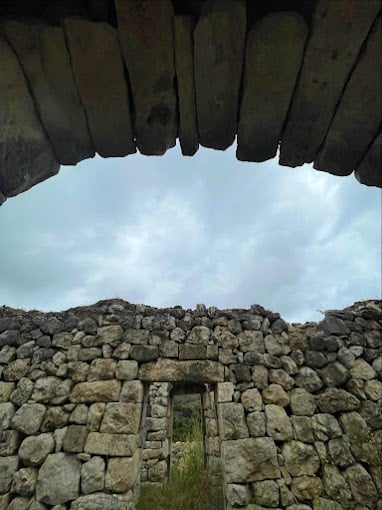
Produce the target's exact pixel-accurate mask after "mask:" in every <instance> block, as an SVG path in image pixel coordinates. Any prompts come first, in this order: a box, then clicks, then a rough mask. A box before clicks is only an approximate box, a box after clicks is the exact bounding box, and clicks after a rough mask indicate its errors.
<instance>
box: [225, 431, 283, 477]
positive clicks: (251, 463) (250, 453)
mask: <svg viewBox="0 0 382 510" xmlns="http://www.w3.org/2000/svg"><path fill="white" fill-rule="evenodd" d="M222 460H223V469H224V470H225V473H226V480H227V482H228V483H245V482H254V481H257V480H264V479H274V478H279V477H280V476H281V475H280V469H279V466H278V463H277V451H276V445H275V443H274V441H273V439H271V438H267V437H258V438H245V439H239V440H237V439H236V440H231V441H223V443H222Z"/></svg>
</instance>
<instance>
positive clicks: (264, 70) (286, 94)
mask: <svg viewBox="0 0 382 510" xmlns="http://www.w3.org/2000/svg"><path fill="white" fill-rule="evenodd" d="M307 34H308V27H307V25H306V22H305V20H304V18H303V17H302V16H301V15H300V14H298V13H296V12H277V13H272V14H269V15H268V16H265V17H264V18H262V19H261V20H259V21H257V22H256V23H255V24H254V25H253V26H252V27H251V29H250V31H249V33H248V36H247V46H246V57H245V71H244V79H243V96H242V101H241V106H240V119H239V126H238V135H237V151H236V156H237V159H239V160H241V161H265V160H267V159H269V158H273V157H274V156H275V155H276V151H277V147H278V144H279V141H280V136H281V130H282V127H283V123H284V120H285V117H286V114H287V111H288V108H289V104H290V101H291V99H292V94H293V90H294V87H295V84H296V81H297V76H298V72H299V69H300V66H301V62H302V58H303V54H304V45H305V40H306V37H307Z"/></svg>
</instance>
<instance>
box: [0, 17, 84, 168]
mask: <svg viewBox="0 0 382 510" xmlns="http://www.w3.org/2000/svg"><path fill="white" fill-rule="evenodd" d="M0 31H1V32H2V33H3V34H4V37H5V38H6V39H7V41H8V43H9V44H10V45H11V47H12V48H13V50H14V51H15V53H16V54H17V56H18V59H19V62H20V64H21V66H22V69H23V72H24V75H25V78H26V80H27V81H28V86H29V89H30V91H31V94H32V95H33V100H34V102H35V106H36V108H37V111H38V114H39V116H40V118H41V122H42V123H43V125H44V128H45V130H46V132H47V135H48V136H49V140H50V141H51V143H52V146H53V149H54V152H55V156H56V157H57V159H58V161H59V162H60V163H61V164H63V165H74V164H76V163H78V162H79V161H81V160H83V159H86V158H90V157H93V156H94V148H93V143H92V140H91V137H90V134H89V131H88V127H87V122H86V116H85V112H84V110H83V107H82V104H81V101H80V97H79V95H78V92H77V88H76V86H75V83H74V79H73V73H72V68H71V64H70V59H69V54H68V50H67V47H66V43H65V36H64V31H63V29H62V28H61V27H52V26H49V25H46V24H43V23H28V22H20V21H16V20H3V21H2V22H1V24H0Z"/></svg>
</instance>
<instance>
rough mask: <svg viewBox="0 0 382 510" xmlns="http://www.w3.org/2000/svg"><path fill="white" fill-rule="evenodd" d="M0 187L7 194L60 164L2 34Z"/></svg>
mask: <svg viewBox="0 0 382 510" xmlns="http://www.w3.org/2000/svg"><path fill="white" fill-rule="evenodd" d="M0 62H1V65H0V126H1V129H0V189H1V191H2V193H3V194H4V195H5V196H6V197H11V196H14V195H17V194H18V193H21V192H23V191H25V190H27V189H29V188H31V187H32V186H34V185H35V184H37V183H38V182H41V181H43V180H44V179H47V178H48V177H51V176H52V175H55V174H56V173H57V172H58V170H59V168H60V165H59V163H58V162H57V161H56V159H55V157H54V154H53V150H52V147H51V145H50V143H49V140H48V138H47V136H46V133H45V131H44V129H43V127H42V125H41V122H40V121H39V118H38V116H37V113H36V110H35V107H34V104H33V100H32V98H31V96H30V94H29V91H28V87H27V84H26V82H25V78H24V75H23V72H22V69H21V67H20V64H19V61H18V59H17V56H16V55H15V53H14V52H13V50H12V49H11V48H10V46H9V45H8V43H7V42H6V41H5V40H4V39H3V38H2V37H0Z"/></svg>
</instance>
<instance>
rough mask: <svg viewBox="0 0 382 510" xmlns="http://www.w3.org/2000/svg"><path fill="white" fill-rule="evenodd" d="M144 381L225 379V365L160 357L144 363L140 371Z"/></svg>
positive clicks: (217, 380)
mask: <svg viewBox="0 0 382 510" xmlns="http://www.w3.org/2000/svg"><path fill="white" fill-rule="evenodd" d="M138 378H139V379H141V380H142V381H148V382H150V381H152V382H155V381H161V382H196V383H197V382H200V381H201V380H202V381H204V382H206V383H209V382H210V383H213V382H222V381H224V367H223V366H222V365H221V364H220V363H218V362H216V361H198V360H196V361H178V360H171V359H159V360H158V361H155V362H150V363H145V364H143V365H142V366H141V367H140V369H139V371H138Z"/></svg>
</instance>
